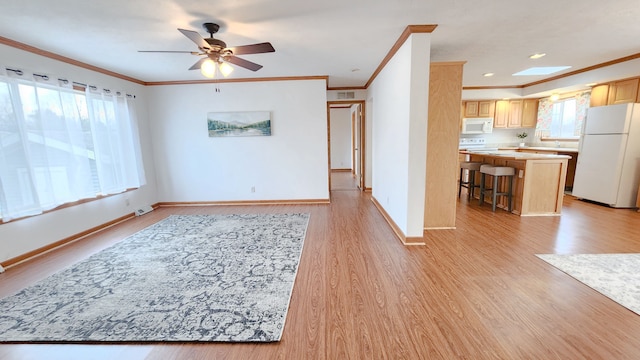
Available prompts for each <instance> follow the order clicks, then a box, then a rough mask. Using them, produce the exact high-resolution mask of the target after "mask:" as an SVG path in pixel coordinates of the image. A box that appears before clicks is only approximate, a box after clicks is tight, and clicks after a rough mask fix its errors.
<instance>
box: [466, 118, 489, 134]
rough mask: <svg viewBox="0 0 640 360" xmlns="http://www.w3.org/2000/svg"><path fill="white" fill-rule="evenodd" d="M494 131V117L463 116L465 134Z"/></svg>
mask: <svg viewBox="0 0 640 360" xmlns="http://www.w3.org/2000/svg"><path fill="white" fill-rule="evenodd" d="M492 131H493V118H463V119H462V133H463V134H488V133H490V132H492Z"/></svg>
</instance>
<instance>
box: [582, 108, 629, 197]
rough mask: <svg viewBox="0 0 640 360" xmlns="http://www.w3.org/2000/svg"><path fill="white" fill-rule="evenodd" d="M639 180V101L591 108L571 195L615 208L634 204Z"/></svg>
mask: <svg viewBox="0 0 640 360" xmlns="http://www.w3.org/2000/svg"><path fill="white" fill-rule="evenodd" d="M639 182H640V104H618V105H609V106H598V107H592V108H589V109H588V110H587V117H586V119H585V122H584V124H583V128H582V135H581V136H580V147H579V150H578V162H577V165H576V174H575V179H574V183H573V191H572V195H573V196H576V197H578V198H581V199H586V200H592V201H595V202H599V203H602V204H606V205H609V206H611V207H614V208H633V207H636V198H637V196H638V186H639Z"/></svg>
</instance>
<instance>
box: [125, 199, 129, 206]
mask: <svg viewBox="0 0 640 360" xmlns="http://www.w3.org/2000/svg"><path fill="white" fill-rule="evenodd" d="M124 205H125V206H129V199H128V198H126V199H124Z"/></svg>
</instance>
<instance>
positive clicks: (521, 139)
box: [516, 132, 529, 147]
mask: <svg viewBox="0 0 640 360" xmlns="http://www.w3.org/2000/svg"><path fill="white" fill-rule="evenodd" d="M516 136H517V137H518V138H519V139H520V144H519V146H520V147H524V139H525V138H526V137H527V136H529V134H527V133H526V132H521V133H519V134H516Z"/></svg>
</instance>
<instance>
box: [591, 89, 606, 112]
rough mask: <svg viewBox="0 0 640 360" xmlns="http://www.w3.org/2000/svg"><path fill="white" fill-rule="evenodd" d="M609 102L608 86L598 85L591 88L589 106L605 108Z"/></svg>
mask: <svg viewBox="0 0 640 360" xmlns="http://www.w3.org/2000/svg"><path fill="white" fill-rule="evenodd" d="M607 101H609V84H600V85H596V86H594V87H592V88H591V97H590V99H589V106H590V107H596V106H605V105H607Z"/></svg>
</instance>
